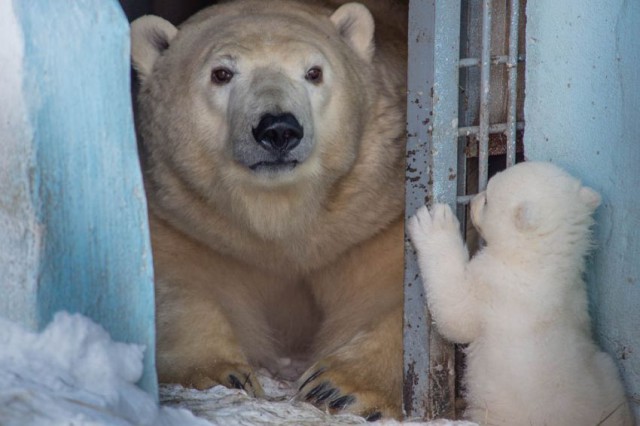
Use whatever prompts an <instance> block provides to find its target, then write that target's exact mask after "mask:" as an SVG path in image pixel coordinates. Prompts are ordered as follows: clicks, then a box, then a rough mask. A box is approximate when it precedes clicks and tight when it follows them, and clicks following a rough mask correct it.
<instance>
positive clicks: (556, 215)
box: [471, 162, 600, 256]
mask: <svg viewBox="0 0 640 426" xmlns="http://www.w3.org/2000/svg"><path fill="white" fill-rule="evenodd" d="M599 205H600V195H599V194H598V193H597V192H596V191H594V190H593V189H591V188H588V187H585V186H582V184H581V183H580V181H578V180H577V179H575V178H574V177H572V176H570V175H569V174H568V173H566V172H565V171H563V170H562V169H560V168H559V167H557V166H555V165H553V164H551V163H545V162H525V163H520V164H517V165H515V166H513V167H511V168H508V169H507V170H505V171H503V172H500V173H498V174H497V175H495V176H494V177H492V178H491V179H490V180H489V183H488V185H487V189H486V191H484V192H482V193H480V194H478V195H477V196H476V197H475V198H474V199H473V200H472V202H471V218H472V220H473V224H474V225H475V227H476V228H477V229H478V231H479V232H480V234H481V235H482V237H483V238H484V239H485V240H486V242H487V245H489V246H491V245H493V246H494V247H498V248H500V247H502V248H505V249H507V250H529V249H535V248H540V249H541V250H546V251H548V252H550V253H557V252H567V251H569V252H575V254H577V255H578V256H581V255H583V254H584V250H586V249H588V247H589V242H590V238H589V235H590V227H591V225H592V224H593V218H592V214H593V212H594V211H595V209H596V208H597V207H598V206H599Z"/></svg>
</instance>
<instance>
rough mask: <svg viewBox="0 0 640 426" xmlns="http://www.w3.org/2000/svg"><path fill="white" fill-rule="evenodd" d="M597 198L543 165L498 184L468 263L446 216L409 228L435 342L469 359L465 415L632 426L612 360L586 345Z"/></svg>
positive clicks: (484, 208)
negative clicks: (587, 271)
mask: <svg viewBox="0 0 640 426" xmlns="http://www.w3.org/2000/svg"><path fill="white" fill-rule="evenodd" d="M599 203H600V196H599V195H598V194H597V193H596V192H595V191H593V190H592V189H590V188H587V187H583V186H582V185H581V184H580V182H579V181H578V180H576V179H574V178H572V177H571V176H569V175H568V174H566V173H565V172H564V171H562V170H560V169H559V168H558V167H556V166H554V165H552V164H550V163H537V162H530V163H522V164H519V165H516V166H514V167H512V168H510V169H507V170H506V171H504V172H502V173H499V174H498V175H496V176H495V177H493V178H492V179H491V180H490V181H489V185H488V187H487V190H486V191H485V192H483V193H481V194H479V195H478V196H476V197H475V198H474V199H473V201H472V205H471V216H472V220H473V223H474V225H475V226H476V228H478V230H479V232H480V234H481V235H482V237H483V238H484V239H485V241H486V247H484V248H483V249H481V251H480V252H479V253H477V254H476V255H475V256H474V258H473V259H472V260H471V261H469V254H468V252H467V249H466V248H465V247H464V244H463V242H462V238H461V235H460V230H459V224H458V220H457V219H456V217H455V214H454V213H453V212H452V210H451V208H450V207H449V206H447V205H443V204H438V205H435V206H434V207H433V209H432V210H431V212H429V211H428V210H427V208H426V207H423V208H422V209H420V210H419V211H418V212H417V213H416V215H415V216H414V217H413V218H412V219H411V220H410V222H409V224H408V227H409V232H410V235H411V239H412V241H413V244H414V245H415V247H416V249H417V251H418V256H419V266H420V271H421V274H422V276H423V278H424V282H425V290H426V292H427V297H428V301H429V302H428V303H429V308H430V310H431V312H432V314H433V316H434V318H435V321H436V325H437V327H438V329H439V330H440V332H441V333H442V334H443V335H444V336H445V337H446V338H448V339H450V340H451V341H453V342H456V343H469V347H468V349H467V369H466V372H465V382H466V387H467V395H466V397H467V404H468V407H467V410H466V412H465V415H466V416H467V417H468V418H470V419H472V420H473V421H476V422H478V423H480V424H487V425H509V426H516V425H527V426H528V425H534V426H535V425H540V426H542V425H558V426H570V425H571V426H573V425H575V426H588V425H593V426H595V425H600V424H603V425H616V426H618V425H629V426H630V425H632V424H633V421H632V419H631V415H630V411H629V407H628V405H627V402H626V398H625V394H624V390H623V387H622V384H621V382H620V380H619V377H618V371H617V369H616V366H615V365H614V363H613V360H612V359H611V358H610V357H609V356H608V355H607V354H605V353H604V352H601V351H600V350H599V349H598V347H597V346H596V344H595V343H593V341H592V338H591V331H590V325H589V316H588V312H587V296H586V290H585V285H584V282H583V279H582V274H583V272H584V266H585V255H586V254H587V252H588V250H589V248H590V227H591V225H592V224H593V219H592V216H591V215H592V213H593V211H594V210H595V209H596V207H597V206H598V205H599Z"/></svg>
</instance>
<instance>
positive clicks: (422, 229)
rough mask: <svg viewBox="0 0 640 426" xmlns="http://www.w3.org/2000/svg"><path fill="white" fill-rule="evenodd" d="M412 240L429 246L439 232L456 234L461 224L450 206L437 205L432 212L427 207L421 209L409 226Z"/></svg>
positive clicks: (412, 218)
mask: <svg viewBox="0 0 640 426" xmlns="http://www.w3.org/2000/svg"><path fill="white" fill-rule="evenodd" d="M407 227H408V230H409V235H410V236H411V240H412V241H413V242H414V243H416V244H418V245H422V244H427V243H428V241H429V238H430V237H431V236H432V235H433V234H435V233H437V232H455V233H457V232H458V230H459V229H460V224H459V222H458V218H457V217H456V215H455V213H453V211H452V210H451V207H449V205H448V204H436V205H435V206H433V207H432V208H431V211H429V209H428V208H427V207H426V206H423V207H420V209H418V211H417V212H416V214H415V215H413V217H411V219H409V223H408V225H407Z"/></svg>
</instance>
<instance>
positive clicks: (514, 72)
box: [505, 0, 520, 167]
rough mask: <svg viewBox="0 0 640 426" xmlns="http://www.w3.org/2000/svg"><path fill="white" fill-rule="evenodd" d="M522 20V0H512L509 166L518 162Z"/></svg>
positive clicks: (508, 114) (508, 64) (510, 24)
mask: <svg viewBox="0 0 640 426" xmlns="http://www.w3.org/2000/svg"><path fill="white" fill-rule="evenodd" d="M519 20H520V0H511V17H510V22H509V62H508V63H507V67H508V69H509V71H508V72H509V79H508V82H507V88H508V92H509V100H508V105H507V131H506V132H505V135H506V136H507V167H511V166H513V165H514V164H515V162H516V107H517V102H516V101H517V97H518V23H519Z"/></svg>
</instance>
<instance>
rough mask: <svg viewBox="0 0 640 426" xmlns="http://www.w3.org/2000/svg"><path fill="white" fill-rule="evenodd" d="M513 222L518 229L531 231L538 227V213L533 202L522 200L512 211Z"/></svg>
mask: <svg viewBox="0 0 640 426" xmlns="http://www.w3.org/2000/svg"><path fill="white" fill-rule="evenodd" d="M513 223H514V225H515V226H516V229H517V230H519V231H523V232H526V231H532V230H534V229H536V228H537V227H538V214H537V212H536V208H535V206H534V205H533V203H528V202H526V201H525V202H522V203H520V204H519V205H518V206H517V207H516V208H515V210H514V211H513Z"/></svg>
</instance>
